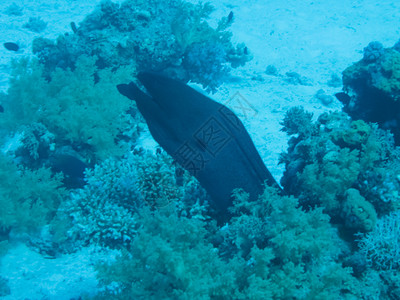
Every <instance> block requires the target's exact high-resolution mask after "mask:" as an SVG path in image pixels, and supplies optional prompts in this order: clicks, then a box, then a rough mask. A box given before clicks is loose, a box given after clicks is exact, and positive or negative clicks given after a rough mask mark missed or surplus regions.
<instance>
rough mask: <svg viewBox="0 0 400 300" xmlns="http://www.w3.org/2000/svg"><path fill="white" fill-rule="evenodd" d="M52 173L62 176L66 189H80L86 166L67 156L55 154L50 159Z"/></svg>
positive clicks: (83, 183)
mask: <svg viewBox="0 0 400 300" xmlns="http://www.w3.org/2000/svg"><path fill="white" fill-rule="evenodd" d="M50 165H51V169H52V170H53V172H56V173H58V172H62V173H63V174H64V180H63V182H64V185H65V186H66V187H67V188H81V187H83V186H84V185H85V181H84V177H85V169H86V168H87V165H86V164H85V163H84V162H83V161H81V160H80V159H78V158H76V157H75V156H72V155H69V154H56V155H54V156H53V157H51V158H50Z"/></svg>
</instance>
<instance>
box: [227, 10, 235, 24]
mask: <svg viewBox="0 0 400 300" xmlns="http://www.w3.org/2000/svg"><path fill="white" fill-rule="evenodd" d="M232 21H233V11H231V12H230V13H229V15H228V19H227V20H226V22H227V23H230V22H232Z"/></svg>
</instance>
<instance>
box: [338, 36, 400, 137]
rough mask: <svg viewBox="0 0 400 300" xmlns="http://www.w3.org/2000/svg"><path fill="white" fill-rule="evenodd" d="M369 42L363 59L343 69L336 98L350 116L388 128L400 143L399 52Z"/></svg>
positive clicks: (377, 43)
mask: <svg viewBox="0 0 400 300" xmlns="http://www.w3.org/2000/svg"><path fill="white" fill-rule="evenodd" d="M396 49H397V48H396V46H395V47H393V48H383V46H382V44H380V43H379V42H371V43H370V44H369V45H368V46H367V47H366V48H364V58H363V59H362V60H360V61H359V62H356V63H355V64H353V65H352V66H350V67H348V68H347V69H346V70H344V71H343V90H344V93H339V94H338V98H339V100H341V101H342V102H343V104H344V108H343V110H344V111H345V112H346V113H348V114H349V115H350V116H351V117H352V118H353V119H355V120H357V119H361V120H364V121H366V122H376V123H378V124H379V126H380V127H381V128H383V129H390V130H391V132H392V133H393V134H394V137H395V141H396V144H399V143H400V130H399V126H398V124H399V121H400V120H399V112H400V101H399V99H400V52H399V51H398V50H396Z"/></svg>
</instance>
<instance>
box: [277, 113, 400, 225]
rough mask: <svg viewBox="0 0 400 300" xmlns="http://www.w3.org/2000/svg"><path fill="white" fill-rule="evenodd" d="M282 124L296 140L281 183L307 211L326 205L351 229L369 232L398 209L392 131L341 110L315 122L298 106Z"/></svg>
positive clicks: (283, 158) (396, 151)
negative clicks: (379, 219)
mask: <svg viewBox="0 0 400 300" xmlns="http://www.w3.org/2000/svg"><path fill="white" fill-rule="evenodd" d="M283 126H284V127H283V130H284V131H286V132H288V133H289V134H290V135H292V136H293V137H292V138H291V139H290V141H289V148H288V152H287V153H285V154H283V155H282V156H281V162H282V163H285V167H286V169H285V173H284V176H283V178H282V180H281V184H282V185H283V186H284V188H285V190H286V191H287V192H289V193H291V194H294V195H296V196H298V197H299V198H300V203H301V204H302V205H303V206H304V207H306V208H307V207H315V206H321V207H323V208H324V210H325V212H326V213H328V214H329V215H330V216H331V217H332V220H333V221H334V222H338V223H343V225H344V226H345V227H346V228H347V230H351V231H370V230H372V229H373V227H374V224H375V223H376V220H377V216H381V215H384V214H387V213H389V212H390V211H393V210H396V209H398V207H399V204H400V198H399V197H398V196H397V195H398V192H396V191H398V190H399V188H400V186H399V180H398V174H399V172H400V169H399V164H398V162H397V161H398V154H399V149H398V148H396V147H395V146H394V144H393V139H392V137H391V135H390V134H389V133H388V132H385V131H383V130H381V129H379V128H378V127H377V125H374V124H372V125H369V124H367V123H365V122H364V121H361V120H358V121H352V120H351V119H350V118H349V117H348V116H347V115H346V114H344V113H339V112H333V113H329V114H328V113H325V114H322V115H321V116H320V117H319V118H318V120H317V122H315V123H312V122H311V115H310V114H309V113H307V112H304V111H303V110H302V109H301V108H298V107H296V108H292V109H290V110H289V111H288V112H287V114H286V117H285V119H284V122H283ZM389 186H391V188H389ZM389 195H390V196H389Z"/></svg>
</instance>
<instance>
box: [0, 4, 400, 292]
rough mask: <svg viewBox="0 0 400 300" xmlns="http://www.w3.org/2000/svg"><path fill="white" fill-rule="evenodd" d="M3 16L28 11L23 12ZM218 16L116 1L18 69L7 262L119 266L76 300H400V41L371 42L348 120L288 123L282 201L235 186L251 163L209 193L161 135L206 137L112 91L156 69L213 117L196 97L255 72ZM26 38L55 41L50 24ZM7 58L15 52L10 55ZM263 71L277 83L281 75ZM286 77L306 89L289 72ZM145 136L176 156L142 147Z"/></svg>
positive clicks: (9, 113) (354, 75)
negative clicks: (14, 255)
mask: <svg viewBox="0 0 400 300" xmlns="http://www.w3.org/2000/svg"><path fill="white" fill-rule="evenodd" d="M7 12H8V14H10V15H13V16H20V15H21V14H22V9H21V8H19V7H18V6H16V5H15V4H13V5H11V6H10V7H9V8H8V10H7ZM160 12H162V13H160ZM211 12H212V7H211V5H210V4H207V3H204V4H197V5H194V4H190V3H186V2H183V1H179V0H171V1H163V0H155V1H149V0H142V1H139V0H138V1H133V0H127V1H125V2H123V3H122V4H116V3H113V2H111V1H103V2H102V3H101V4H100V5H99V6H98V8H97V9H96V10H95V11H93V13H91V14H89V15H88V16H86V18H85V19H84V20H83V21H82V22H81V23H79V24H75V23H73V22H72V23H71V31H70V32H68V33H65V34H63V35H60V36H59V37H58V38H57V39H56V40H50V39H46V38H42V37H38V38H36V39H35V40H34V42H33V45H32V50H33V53H34V54H35V57H34V58H32V59H26V58H22V59H20V60H16V61H14V62H13V63H12V65H11V68H12V73H11V78H10V84H9V89H8V91H7V93H2V94H0V108H1V113H0V133H1V136H0V140H1V150H2V151H1V152H0V182H1V185H0V255H2V256H4V255H6V254H7V252H8V251H10V249H12V247H13V243H14V242H15V241H23V242H24V243H26V245H28V247H29V248H30V249H32V251H35V252H37V253H39V254H40V255H42V256H43V257H46V258H53V259H58V258H60V257H63V256H67V255H71V254H74V253H77V252H78V251H80V250H82V249H84V248H85V247H89V246H96V247H97V249H100V250H98V251H115V252H116V253H117V255H116V256H115V257H114V259H108V258H107V257H103V258H102V259H98V260H97V261H96V262H95V266H94V268H95V272H96V274H97V284H98V287H97V289H95V290H87V291H85V293H83V294H82V295H76V298H80V297H86V298H87V299H399V295H400V274H399V273H398V268H399V261H400V250H399V249H400V248H399V247H400V246H399V245H400V231H399V224H400V213H399V209H400V195H399V190H400V163H399V158H400V150H399V148H398V145H399V140H400V133H399V129H398V128H399V126H398V124H399V122H400V120H398V118H399V115H400V113H399V105H400V104H399V103H400V52H399V51H400V46H399V45H400V42H399V43H397V44H396V45H395V46H394V47H392V48H384V47H383V46H382V45H381V44H380V43H379V42H372V43H370V44H369V45H368V46H367V47H366V48H365V49H364V55H363V58H362V59H361V60H360V61H359V62H356V63H355V64H353V65H352V66H349V67H348V68H347V69H346V70H344V72H343V92H342V93H339V94H337V95H336V96H337V98H339V99H340V100H341V101H342V102H343V103H344V108H343V111H335V112H330V113H324V114H322V115H321V116H319V117H318V118H317V119H316V120H315V119H313V115H312V114H311V113H309V112H307V111H305V110H304V109H303V108H301V107H294V108H291V109H289V110H288V111H287V112H286V115H285V117H284V119H283V120H282V123H281V124H282V130H283V131H285V132H286V133H287V134H288V136H289V137H290V140H289V146H288V149H287V150H286V151H285V152H284V153H282V154H281V157H280V163H282V164H284V166H285V172H284V175H283V177H282V179H281V181H280V184H281V187H282V189H283V191H279V189H278V187H277V186H276V185H275V186H274V184H271V185H272V186H269V185H265V186H261V183H260V184H258V187H259V188H258V189H257V195H254V193H252V192H253V191H246V189H245V188H246V184H249V185H250V186H251V184H252V182H247V183H246V180H251V179H250V177H249V178H247V177H246V178H241V180H238V184H237V185H234V184H232V185H230V184H231V183H232V182H231V181H230V180H233V179H232V176H229V168H230V167H232V166H239V167H238V168H246V167H247V165H246V164H253V162H254V161H255V159H254V157H253V158H251V157H248V151H250V150H246V151H241V152H240V151H238V152H237V153H236V152H235V153H236V154H229V155H228V156H224V157H221V156H219V157H218V156H217V155H216V156H215V158H214V159H215V161H216V162H218V164H222V163H223V165H219V168H215V169H213V168H212V165H207V168H205V169H203V170H202V174H201V176H203V177H202V178H200V177H199V179H200V180H199V181H200V183H199V181H197V180H196V178H195V177H194V176H193V173H190V172H189V171H187V170H186V169H188V168H186V167H185V165H182V164H185V162H182V161H175V160H174V159H173V156H174V155H172V157H171V156H170V154H173V153H169V151H168V149H169V148H168V147H169V145H170V141H164V140H163V139H162V137H163V135H157V134H159V133H160V132H161V133H163V132H164V131H163V130H164V129H165V128H164V127H162V126H163V124H164V125H165V126H170V125H171V124H172V125H171V126H170V127H168V132H167V131H166V129H165V132H167V133H168V134H169V135H170V136H171V139H173V138H174V137H177V138H178V137H181V134H182V133H184V132H185V130H186V131H187V130H189V129H190V130H191V129H193V130H194V129H196V128H192V127H190V126H187V127H185V128H183V127H182V126H185V124H181V123H179V122H172V120H169V119H168V115H162V114H163V113H164V111H163V110H162V109H160V110H155V111H154V110H148V109H141V108H140V107H139V110H140V112H143V113H144V114H147V115H144V118H143V116H142V115H141V114H140V112H139V110H138V107H137V106H136V103H135V101H131V100H130V99H128V98H127V97H124V96H123V95H121V94H120V92H119V91H118V89H117V86H119V85H120V84H127V83H129V82H131V81H134V82H135V83H136V84H138V80H137V75H138V74H140V72H143V71H148V70H151V71H153V72H155V73H154V74H163V75H162V76H163V78H168V79H166V80H170V82H173V83H174V84H176V86H177V87H179V88H178V89H177V91H176V92H177V94H176V95H178V96H182V97H180V98H179V101H183V100H184V101H191V100H192V99H193V97H194V95H196V97H198V99H199V100H202V99H203V100H204V107H202V109H201V110H199V112H201V113H207V107H208V105H211V104H210V103H211V102H209V101H212V100H210V99H209V98H208V97H206V96H199V95H200V94H198V93H197V92H195V91H193V90H192V89H190V88H188V87H186V86H185V83H186V82H188V81H192V82H196V83H199V84H201V85H202V86H203V87H204V88H205V89H207V90H208V91H209V92H214V91H216V89H218V87H219V86H220V85H221V84H222V83H223V82H224V81H225V80H227V78H228V77H229V73H230V72H231V71H232V69H233V68H237V67H240V66H243V65H245V64H246V63H247V62H248V61H250V60H251V58H252V56H251V54H250V50H251V49H250V50H249V49H248V48H247V47H246V46H245V45H244V44H241V43H239V44H234V43H233V42H232V41H231V33H230V32H229V26H230V25H231V24H232V23H233V22H234V21H235V18H234V15H233V13H232V12H229V11H228V12H227V13H226V16H225V17H223V18H222V19H221V20H220V21H219V22H218V24H217V25H216V26H215V27H212V26H211V25H209V23H208V22H207V18H208V17H209V15H210V13H211ZM24 26H25V27H26V28H27V29H29V30H31V31H34V32H41V31H43V30H45V29H46V23H45V22H44V21H43V20H41V19H39V18H36V19H35V18H33V19H30V20H29V22H28V23H26V24H25V25H24ZM4 47H5V48H6V49H8V50H10V51H18V45H17V44H15V43H12V42H7V43H5V44H4ZM267 72H268V74H272V75H273V76H278V75H279V74H277V70H276V68H274V67H273V66H269V67H268V68H267ZM272 75H271V76H272ZM157 76H159V75H154V76H153V79H156V80H158V78H159V77H157ZM139 79H141V77H140V76H139ZM142 79H143V78H142ZM285 80H286V81H288V82H289V83H294V84H303V85H308V84H309V82H308V81H307V79H306V78H302V77H301V76H300V75H299V74H297V73H293V72H292V73H287V78H286V79H285ZM331 81H332V82H331V85H332V86H333V85H334V86H338V85H341V83H340V78H337V77H335V76H332V80H331ZM178 82H179V83H178ZM133 86H134V85H132V86H131V87H133ZM135 87H136V86H135ZM136 88H137V87H136ZM152 89H153V90H151V91H150V92H151V95H149V94H145V93H144V92H143V91H142V92H141V93H142V94H140V93H138V92H136V93H133V92H132V93H130V94H129V93H128V94H129V95H128V96H132V98H133V99H134V100H137V98H135V97H138V95H142V97H143V99H150V100H152V98H151V96H154V97H155V98H154V99H155V100H157V101H158V100H160V99H161V100H165V99H167V100H168V101H172V102H170V103H169V104H171V107H172V108H171V109H172V110H174V109H175V110H174V111H173V112H176V109H177V108H176V105H175V108H174V104H176V103H177V102H174V101H178V99H175V98H174V97H171V96H167V95H164V93H166V91H168V85H167V86H166V85H163V86H162V88H160V89H159V88H158V87H157V86H155V87H152ZM186 92H187V94H185V93H186ZM157 93H162V95H161V96H160V97H158V96H155V95H157ZM125 94H126V93H125ZM325 96H327V95H325V94H324V93H322V92H321V93H319V97H322V98H324V99H325V98H326V97H325ZM157 97H158V98H157ZM198 99H197V100H198ZM139 100H140V99H139ZM150 100H149V101H150ZM326 100H327V101H328V100H329V101H333V100H332V99H331V98H329V99H328V98H326ZM329 103H330V102H329ZM147 104H148V103H147ZM145 105H146V103H145ZM196 105H197V104H196ZM199 105H201V103H200V104H199ZM211 106H212V105H211ZM211 106H210V107H211ZM221 107H222V106H221ZM164 108H165V107H164ZM168 109H170V108H168ZM178 109H179V108H178ZM189 110H190V109H188V111H189ZM151 111H153V113H155V114H157V115H151ZM192 113H193V112H192ZM185 117H186V118H187V119H188V120H189V121H190V119H192V120H193V121H195V120H203V121H204V120H207V116H206V115H203V116H201V117H200V116H199V115H196V112H194V113H193V115H189V116H185ZM151 120H153V122H154V120H156V121H157V122H159V123H157V124H156V125H154V123H152V121H151ZM146 121H147V122H146ZM216 121H222V117H221V118H220V119H218V118H217V119H216ZM147 125H148V126H149V127H150V131H152V132H151V133H152V134H153V135H154V136H155V137H156V138H155V139H156V140H158V141H159V143H160V146H161V147H164V148H166V150H167V151H164V150H163V149H162V148H156V149H155V151H148V150H145V149H144V148H142V147H141V144H140V141H141V140H142V138H143V136H145V135H146V134H147V135H148V132H149V131H148V130H149V129H148V128H147ZM236 125H237V124H236ZM152 126H153V127H152ZM234 126H235V124H231V125H230V127H229V126H228V128H231V129H232V128H233V127H234ZM221 128H222V127H221ZM198 129H199V130H200V129H201V128H200V127H199V128H198ZM239 129H240V130H244V131H246V129H245V128H244V127H243V125H242V127H240V128H239ZM193 134H198V135H201V134H203V135H202V136H203V139H198V140H195V141H193V142H196V141H197V142H198V144H196V149H197V150H198V151H200V150H202V149H203V151H209V150H210V149H211V148H210V146H209V144H208V143H209V140H207V139H206V138H205V137H206V134H205V133H204V132H200V131H198V132H197V131H196V132H193ZM236 134H237V135H239V134H238V133H236ZM189 135H190V133H189ZM195 136H196V135H195ZM210 138H211V137H210ZM231 138H235V139H236V143H237V145H239V146H240V145H241V143H240V139H241V138H238V136H235V137H231ZM250 143H251V140H250V141H248V142H246V143H244V144H243V145H250ZM229 147H233V146H232V145H231V146H229ZM226 149H229V148H226ZM242 150H243V149H242ZM255 151H256V150H255ZM238 153H239V154H240V153H241V155H243V156H246V157H242V156H241V155H238ZM256 153H257V151H256ZM210 157H211V156H210ZM191 159H193V161H194V160H195V159H196V158H195V157H191ZM230 159H232V160H235V161H231V162H230V161H229V160H230ZM239 162H240V163H239ZM243 162H244V163H243ZM259 162H260V163H261V164H262V162H261V160H260V161H259ZM225 166H226V167H225ZM257 166H260V164H259V163H258V161H257V162H256V163H255V164H253V165H252V166H251V168H250V167H249V169H248V172H249V174H251V172H253V171H254V170H256V169H257ZM264 167H265V166H264ZM207 172H209V175H207V174H208V173H207ZM212 172H214V173H212ZM267 172H268V171H267ZM244 174H246V173H244ZM268 174H269V173H268ZM204 176H209V178H207V177H206V178H204ZM210 178H216V179H222V180H221V182H223V180H228V182H226V183H225V185H224V187H226V186H228V187H231V186H232V187H235V189H234V190H232V191H230V190H229V191H228V194H231V196H229V197H230V198H229V199H226V203H225V204H226V205H224V212H221V209H220V207H218V205H216V203H215V199H213V197H210V195H209V194H212V195H211V196H213V195H214V194H217V193H216V192H217V191H218V190H216V189H217V188H218V187H217V186H216V185H215V184H213V182H210ZM271 178H272V176H271ZM263 179H265V178H264V177H263ZM245 183H246V184H245ZM221 214H223V215H224V218H221ZM9 284H10V281H9V279H8V278H7V277H6V276H5V275H4V274H3V277H1V276H0V296H7V295H9V294H10V293H12V291H11V290H10V287H9Z"/></svg>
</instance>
